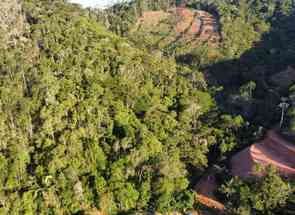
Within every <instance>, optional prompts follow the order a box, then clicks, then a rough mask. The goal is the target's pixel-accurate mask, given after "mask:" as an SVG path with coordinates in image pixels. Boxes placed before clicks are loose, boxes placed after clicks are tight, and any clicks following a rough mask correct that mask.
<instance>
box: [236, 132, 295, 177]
mask: <svg viewBox="0 0 295 215" xmlns="http://www.w3.org/2000/svg"><path fill="white" fill-rule="evenodd" d="M255 164H260V165H261V166H263V167H267V166H269V165H272V166H274V167H275V168H276V169H277V170H278V172H279V173H280V174H281V175H283V176H286V177H294V176H295V145H292V144H290V143H288V142H287V141H285V140H284V139H283V138H282V137H281V136H279V135H278V134H277V133H275V132H274V131H269V132H268V134H267V136H266V138H265V139H264V140H263V141H261V142H259V143H256V144H253V145H252V146H250V147H248V148H246V149H244V150H243V151H241V152H239V153H238V154H237V155H235V156H234V157H233V158H232V160H231V166H232V174H233V175H235V176H239V177H241V178H246V177H249V176H262V175H264V173H263V172H260V173H258V172H257V171H255Z"/></svg>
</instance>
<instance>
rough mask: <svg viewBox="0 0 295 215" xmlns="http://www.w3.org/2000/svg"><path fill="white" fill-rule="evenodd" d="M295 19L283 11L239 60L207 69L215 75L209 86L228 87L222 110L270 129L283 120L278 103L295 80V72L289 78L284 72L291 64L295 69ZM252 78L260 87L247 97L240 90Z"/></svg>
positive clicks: (220, 98) (220, 96) (219, 96)
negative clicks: (283, 13) (268, 29)
mask: <svg viewBox="0 0 295 215" xmlns="http://www.w3.org/2000/svg"><path fill="white" fill-rule="evenodd" d="M294 22H295V13H294V14H293V15H291V16H284V15H282V14H280V15H279V16H278V18H277V19H275V20H274V21H273V22H272V23H271V29H270V31H269V32H268V33H266V34H265V35H263V37H262V39H261V41H260V42H259V43H257V44H255V46H254V47H253V48H252V49H250V50H248V51H247V52H245V53H244V54H243V55H242V56H241V57H240V58H239V59H235V60H229V61H224V62H219V63H216V64H214V65H210V66H208V67H207V68H206V69H205V70H206V71H207V72H208V73H209V74H210V77H212V79H211V78H210V80H208V82H209V85H211V86H218V87H219V86H222V87H223V88H224V90H223V91H222V92H220V93H218V94H217V95H216V101H217V104H218V106H219V107H220V109H221V110H222V111H224V112H226V113H231V114H233V115H242V116H243V117H244V118H246V119H247V120H248V121H249V122H251V123H254V124H257V125H262V126H264V127H266V128H270V127H273V126H274V125H275V124H278V123H279V118H280V109H279V108H278V104H279V103H280V99H281V97H283V96H286V95H287V94H288V87H289V86H288V83H289V82H291V81H293V82H295V74H293V73H292V74H293V75H292V76H287V77H285V76H286V74H285V75H284V74H283V73H282V71H286V69H287V68H288V66H289V67H290V66H291V67H293V68H295V25H294ZM278 73H279V75H275V74H278ZM294 73H295V70H294ZM280 79H281V80H280ZM212 80H213V81H212ZM250 81H254V82H255V83H256V88H255V90H254V92H253V94H252V95H251V98H247V99H245V98H243V97H242V96H241V95H240V93H239V89H240V87H241V86H243V85H244V84H246V83H249V82H250Z"/></svg>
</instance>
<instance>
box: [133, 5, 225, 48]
mask: <svg viewBox="0 0 295 215" xmlns="http://www.w3.org/2000/svg"><path fill="white" fill-rule="evenodd" d="M130 34H131V35H134V36H135V37H136V36H138V35H140V34H141V35H144V36H145V37H146V38H148V39H149V41H150V43H152V44H153V45H154V46H158V47H160V48H167V47H169V46H177V44H181V45H182V46H185V45H188V44H189V45H197V44H200V42H208V43H209V44H210V45H216V44H218V42H219V41H220V38H221V35H220V33H219V24H218V19H217V18H216V17H214V16H213V15H211V14H210V13H208V12H206V11H201V10H193V9H189V8H186V7H175V8H170V9H168V10H167V11H163V10H160V11H145V12H143V13H142V16H141V17H140V18H139V19H138V20H137V23H136V24H135V26H134V27H133V28H132V29H131V33H130Z"/></svg>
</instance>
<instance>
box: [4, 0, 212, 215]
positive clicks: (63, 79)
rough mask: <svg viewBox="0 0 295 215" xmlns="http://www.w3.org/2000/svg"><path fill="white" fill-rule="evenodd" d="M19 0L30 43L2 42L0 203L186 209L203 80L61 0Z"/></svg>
mask: <svg viewBox="0 0 295 215" xmlns="http://www.w3.org/2000/svg"><path fill="white" fill-rule="evenodd" d="M23 8H24V9H23V10H24V12H25V14H26V16H27V17H28V18H29V23H30V33H29V35H28V37H29V38H30V41H28V44H25V45H26V47H15V48H11V49H8V50H3V49H0V56H1V57H0V101H1V102H0V152H1V153H0V204H1V205H0V213H1V214H22V213H24V214H45V213H46V214H47V213H52V214H79V213H90V212H91V211H97V209H98V210H99V211H102V212H106V213H108V214H116V213H118V212H128V211H134V210H138V211H145V210H152V211H156V210H157V211H161V212H168V211H175V210H177V211H181V210H185V209H187V208H192V205H193V203H194V197H193V193H192V192H191V191H190V190H189V188H188V186H189V181H188V177H187V169H186V166H187V165H188V164H190V165H194V166H196V167H202V166H206V164H207V157H206V153H207V152H208V147H209V146H210V144H212V143H213V141H211V142H210V141H209V142H208V144H206V145H201V144H195V139H194V134H193V132H192V130H193V127H194V129H198V130H200V131H202V130H204V133H202V132H199V133H198V135H199V136H200V137H202V138H203V139H204V138H206V137H207V136H209V135H210V134H208V132H207V131H206V130H205V129H202V126H203V125H202V123H199V124H196V123H195V122H196V121H197V120H198V119H199V117H200V116H202V115H203V114H204V113H206V112H207V111H208V110H209V109H210V108H211V106H213V102H212V99H211V97H210V95H209V93H207V92H206V89H205V88H204V87H203V86H202V87H195V85H194V84H196V83H197V82H198V81H199V82H200V83H203V82H204V80H203V79H202V78H201V77H199V79H198V80H196V81H195V83H192V81H191V80H189V79H187V78H186V77H185V75H189V71H186V74H183V73H182V71H178V70H177V66H176V64H175V61H174V60H172V59H160V58H156V57H155V56H152V55H150V54H148V53H147V52H145V51H142V50H139V49H137V48H134V47H133V46H132V45H131V44H130V43H129V42H128V41H127V40H126V39H122V38H120V37H118V36H116V35H114V34H112V33H110V32H108V31H106V29H105V28H103V27H102V26H101V25H99V24H97V22H96V21H94V20H92V19H90V18H89V17H88V15H87V11H84V10H82V9H80V8H78V7H77V6H73V5H68V4H66V3H64V2H63V1H62V0H61V1H59V0H57V1H54V2H52V1H49V0H48V1H37V0H36V1H35V0H27V1H24V5H23ZM35 46H36V47H38V52H36V53H35V56H34V60H33V61H27V54H28V53H26V52H25V51H24V50H26V49H28V48H31V47H35ZM211 139H212V138H211Z"/></svg>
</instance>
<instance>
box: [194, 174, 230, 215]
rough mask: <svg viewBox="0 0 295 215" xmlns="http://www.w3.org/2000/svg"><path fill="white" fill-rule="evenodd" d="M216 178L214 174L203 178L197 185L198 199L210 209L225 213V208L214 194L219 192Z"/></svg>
mask: <svg viewBox="0 0 295 215" xmlns="http://www.w3.org/2000/svg"><path fill="white" fill-rule="evenodd" d="M217 187H218V185H217V183H216V177H215V175H214V174H210V175H208V176H205V177H203V178H202V179H201V180H200V181H199V183H198V184H197V185H196V191H197V196H196V199H197V201H198V202H200V203H201V204H203V205H206V206H207V207H209V208H214V209H217V210H219V211H220V212H223V211H224V210H225V207H224V205H223V204H222V203H220V202H218V201H217V199H216V197H215V195H214V192H215V191H216V190H217Z"/></svg>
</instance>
